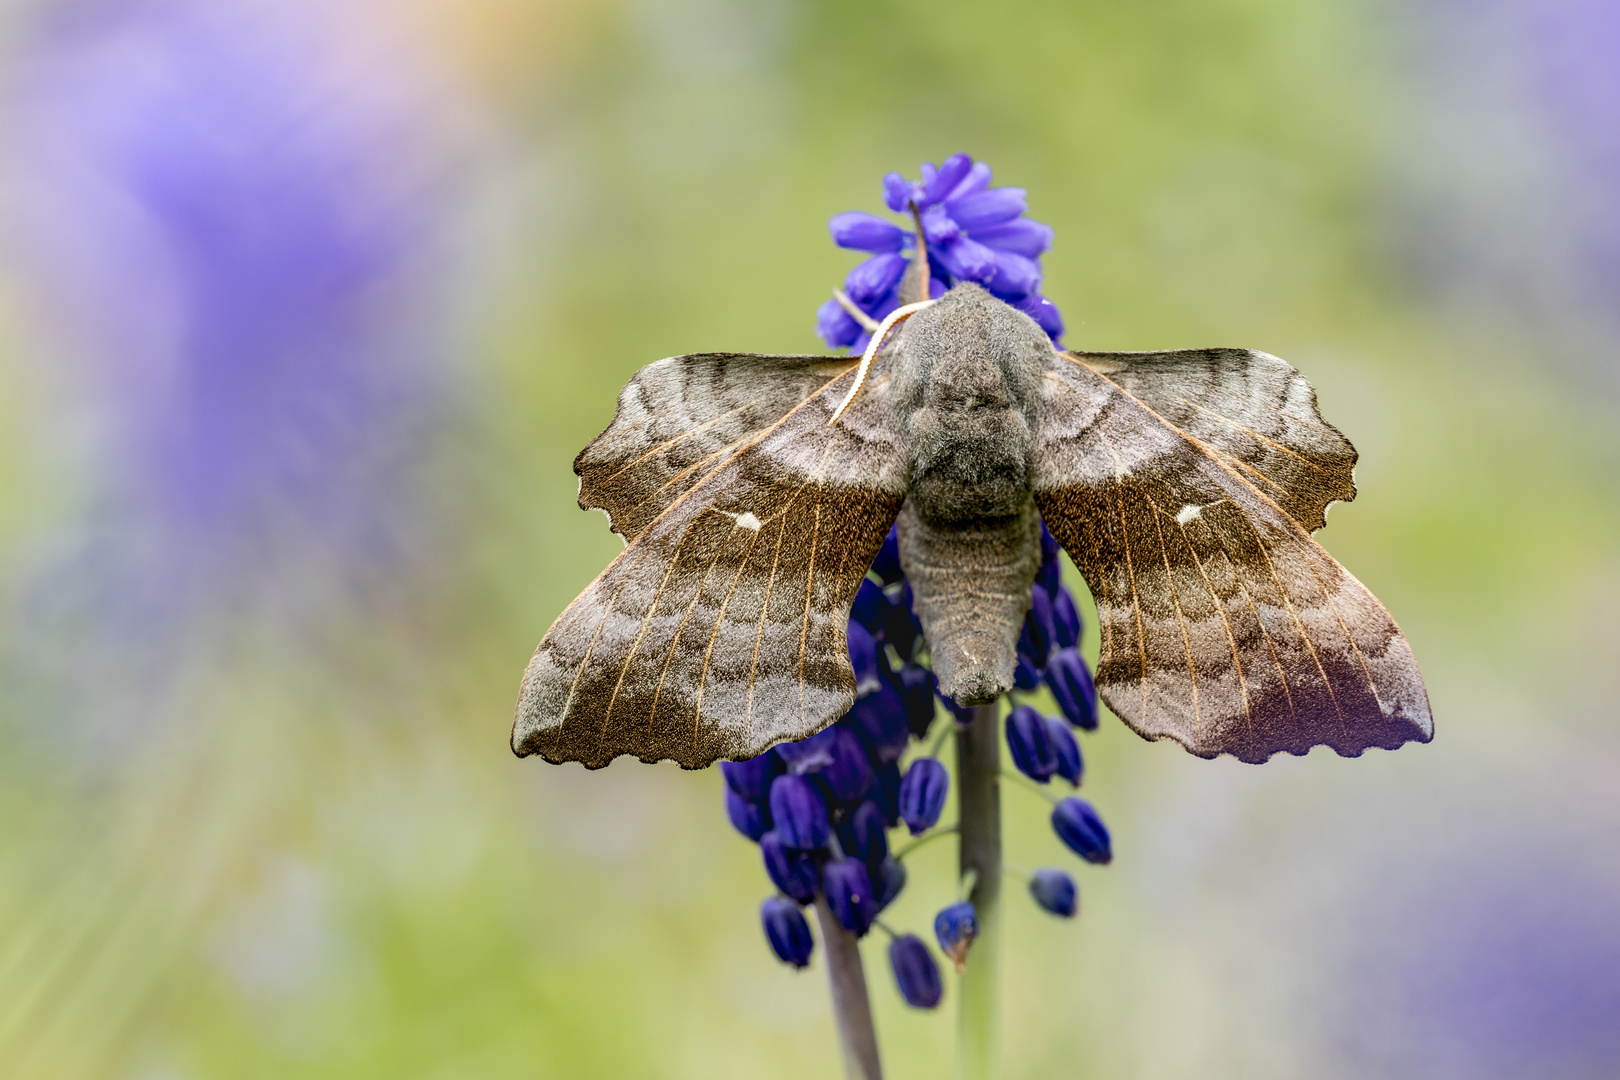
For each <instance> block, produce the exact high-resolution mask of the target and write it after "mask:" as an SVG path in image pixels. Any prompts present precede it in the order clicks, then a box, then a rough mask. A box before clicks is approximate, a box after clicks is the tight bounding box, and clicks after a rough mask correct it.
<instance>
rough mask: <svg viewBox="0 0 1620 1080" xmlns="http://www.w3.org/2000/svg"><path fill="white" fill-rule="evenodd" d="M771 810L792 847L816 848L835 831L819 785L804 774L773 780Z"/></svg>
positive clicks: (778, 831)
mask: <svg viewBox="0 0 1620 1080" xmlns="http://www.w3.org/2000/svg"><path fill="white" fill-rule="evenodd" d="M727 807H728V808H729V807H730V803H729V802H728V803H727ZM770 810H771V817H770V820H771V822H772V823H773V824H774V827H775V829H776V833H777V835H778V836H780V837H781V839H782V843H784V844H786V845H787V846H788V847H790V848H797V849H799V850H801V851H811V850H814V849H815V848H818V847H821V846H822V845H823V844H825V843H826V842H827V837H828V836H829V835H830V834H831V825H830V824H829V823H828V821H827V802H826V800H825V799H823V798H822V797H821V792H820V791H819V790H817V788H816V785H815V784H813V783H811V782H810V781H809V780H808V779H806V778H805V777H803V776H794V775H791V774H790V775H787V776H778V777H777V778H776V779H775V780H773V781H771V800H770ZM763 831H764V830H761V833H763Z"/></svg>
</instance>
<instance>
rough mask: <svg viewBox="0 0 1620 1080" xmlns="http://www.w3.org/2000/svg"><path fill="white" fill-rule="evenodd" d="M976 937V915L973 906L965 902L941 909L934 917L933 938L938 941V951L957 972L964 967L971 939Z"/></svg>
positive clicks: (970, 946) (977, 923) (977, 926)
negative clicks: (949, 961)
mask: <svg viewBox="0 0 1620 1080" xmlns="http://www.w3.org/2000/svg"><path fill="white" fill-rule="evenodd" d="M978 936H979V920H978V917H977V914H976V913H975V912H974V910H973V905H972V904H970V903H968V902H967V901H965V900H964V901H962V902H960V903H956V904H952V905H951V906H950V907H947V908H944V909H942V910H941V911H940V913H939V914H938V915H935V916H934V937H936V938H938V939H939V947H940V949H941V950H943V951H944V953H945V955H946V956H948V957H950V960H951V963H953V964H955V965H956V970H957V971H961V970H962V968H963V967H964V966H965V965H966V963H967V954H968V949H970V948H972V947H973V939H974V938H976V937H978Z"/></svg>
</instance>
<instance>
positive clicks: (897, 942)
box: [889, 934, 945, 1009]
mask: <svg viewBox="0 0 1620 1080" xmlns="http://www.w3.org/2000/svg"><path fill="white" fill-rule="evenodd" d="M889 967H890V968H891V969H892V970H893V971H894V984H895V986H896V987H898V988H899V990H900V996H901V997H902V998H904V999H905V1002H906V1004H907V1005H910V1006H911V1007H912V1008H913V1009H932V1008H934V1007H935V1006H937V1005H938V1004H939V1001H940V998H942V997H944V996H945V986H944V984H943V983H942V982H941V981H940V978H939V965H938V964H936V963H934V957H933V955H932V954H931V953H930V952H929V951H928V946H927V945H926V944H924V942H923V939H922V938H920V937H918V936H917V935H916V934H902V935H901V936H899V937H897V938H895V939H894V940H893V941H891V942H889Z"/></svg>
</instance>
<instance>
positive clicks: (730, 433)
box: [574, 353, 855, 542]
mask: <svg viewBox="0 0 1620 1080" xmlns="http://www.w3.org/2000/svg"><path fill="white" fill-rule="evenodd" d="M854 363H855V362H854V361H853V360H850V359H846V358H843V357H836V356H767V355H761V354H758V353H692V354H690V355H687V356H671V357H668V358H667V359H664V360H659V361H657V362H655V363H651V364H648V365H647V366H646V367H644V368H642V369H641V370H640V371H638V372H636V373H635V375H634V376H633V377H632V378H631V379H630V381H629V383H627V384H626V385H625V388H624V389H623V390H622V391H621V392H620V393H619V405H618V408H617V410H616V411H615V412H614V414H613V422H612V423H611V424H609V425H608V428H607V430H606V431H604V432H602V434H600V435H598V436H597V437H596V438H595V439H594V440H593V441H592V442H591V444H590V445H589V446H587V447H586V448H585V449H583V450H581V451H580V452H579V457H577V458H575V459H574V472H575V473H576V474H578V476H579V505H580V509H582V510H601V511H603V512H604V513H606V514H607V516H608V523H609V527H611V528H612V529H613V531H614V532H616V533H618V534H619V535H620V536H622V537H624V539H625V541H626V542H629V541H631V540H634V539H635V538H636V537H637V536H639V535H641V532H642V530H644V529H645V528H646V527H647V526H648V525H650V524H651V523H652V522H653V521H654V520H655V519H656V518H657V517H658V515H659V514H662V513H663V512H664V511H665V510H666V509H667V508H668V507H669V506H670V504H672V503H673V502H674V501H675V500H676V499H678V498H680V497H681V496H682V495H684V494H685V493H686V492H687V491H689V490H691V489H692V488H693V487H695V486H696V485H697V483H698V482H699V481H700V480H702V479H703V478H704V477H705V476H707V475H708V474H709V473H710V472H712V471H713V470H714V469H716V468H717V467H719V465H720V463H721V462H722V461H724V460H726V458H728V457H729V456H730V455H731V454H732V453H733V452H734V451H735V450H736V449H737V448H738V447H740V446H742V445H743V444H745V443H747V442H748V441H749V440H750V439H753V438H755V437H756V436H758V435H759V433H760V432H762V431H764V430H765V429H766V428H768V427H770V426H771V425H772V424H774V423H776V422H777V421H778V420H780V419H782V417H784V416H786V415H787V414H788V413H789V412H791V411H793V409H795V408H796V407H798V406H799V405H800V404H801V403H803V402H804V401H805V400H806V399H807V398H809V397H810V395H811V394H814V393H815V392H816V391H818V390H820V389H821V388H822V387H824V386H826V385H827V382H828V380H829V379H832V378H834V377H836V376H838V375H840V374H842V373H843V372H845V371H847V370H848V369H849V368H851V367H853V366H854Z"/></svg>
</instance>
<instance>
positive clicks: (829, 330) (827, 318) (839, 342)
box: [816, 300, 861, 349]
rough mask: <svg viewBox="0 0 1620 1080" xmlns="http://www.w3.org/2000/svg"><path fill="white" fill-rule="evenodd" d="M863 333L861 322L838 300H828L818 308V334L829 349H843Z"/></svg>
mask: <svg viewBox="0 0 1620 1080" xmlns="http://www.w3.org/2000/svg"><path fill="white" fill-rule="evenodd" d="M860 333H861V324H860V323H858V322H856V321H855V320H854V319H853V318H852V317H851V316H850V314H849V312H847V311H845V310H844V308H843V305H841V304H839V302H838V301H837V300H828V301H827V302H826V303H824V304H822V305H821V306H820V307H818V308H816V335H817V336H818V337H820V338H821V340H822V341H825V342H826V343H827V347H828V348H829V349H841V348H843V347H844V346H845V345H848V344H849V343H850V342H852V341H854V340H855V339H856V338H857V337H859V336H860Z"/></svg>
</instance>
